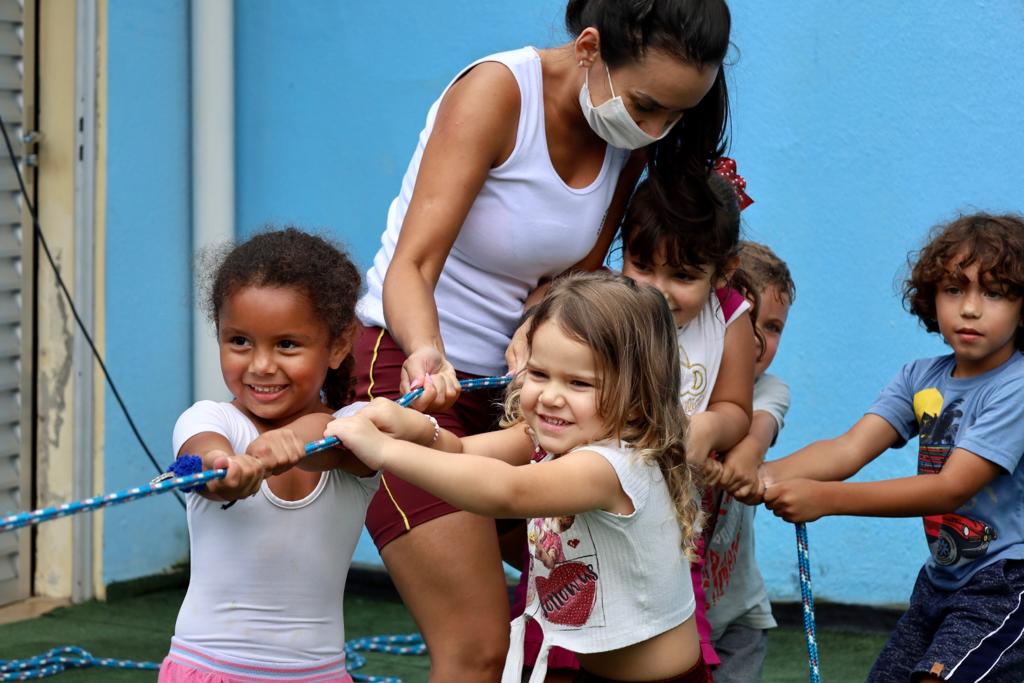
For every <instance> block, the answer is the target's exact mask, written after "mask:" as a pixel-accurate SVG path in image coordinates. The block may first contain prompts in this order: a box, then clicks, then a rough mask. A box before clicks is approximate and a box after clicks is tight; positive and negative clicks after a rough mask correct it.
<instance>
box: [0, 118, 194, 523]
mask: <svg viewBox="0 0 1024 683" xmlns="http://www.w3.org/2000/svg"><path fill="white" fill-rule="evenodd" d="M0 132H2V133H3V136H4V144H5V145H7V154H8V156H9V157H10V160H11V166H13V167H14V172H15V173H16V174H17V176H18V185H19V186H20V187H21V196H22V199H24V201H25V206H26V207H27V208H28V212H29V214H30V215H31V216H32V230H33V232H34V234H35V237H36V238H37V239H38V240H39V243H40V244H41V245H42V246H43V252H44V253H45V254H46V260H47V261H49V262H50V267H51V268H53V273H54V275H56V276H57V285H58V286H59V287H60V290H61V291H62V292H63V293H64V296H65V298H67V300H68V305H69V306H70V307H71V314H72V315H73V316H74V317H75V322H76V323H78V329H80V330H81V331H82V335H83V336H84V337H85V341H86V342H87V343H88V344H89V348H90V349H92V354H93V356H94V357H95V358H96V362H97V363H98V364H99V366H100V370H102V371H103V377H104V378H106V380H107V386H109V387H110V392H111V393H112V394H113V395H114V399H115V400H116V401H117V405H119V406H120V407H121V412H122V413H124V417H125V419H126V420H127V421H128V426H129V427H131V430H132V434H134V435H135V439H136V440H137V441H138V442H139V445H140V446H142V450H143V451H145V452H146V456H147V457H148V458H149V461H150V462H151V463H153V467H155V468H156V471H157V472H159V473H163V471H164V468H163V467H162V466H161V465H160V463H159V462H157V460H156V458H155V457H153V453H152V451H150V450H149V446H147V445H146V441H145V440H144V439H143V438H142V434H140V433H139V429H138V427H136V426H135V420H133V419H132V416H131V414H130V413H129V412H128V407H127V406H126V405H125V404H124V401H123V400H122V399H121V393H120V392H119V391H118V390H117V386H115V385H114V379H113V378H112V377H111V376H110V373H109V372H108V371H107V365H106V363H104V362H103V358H102V357H101V356H100V352H99V350H98V349H97V348H96V344H94V343H93V341H92V335H90V334H89V331H88V330H87V329H86V327H85V323H84V322H82V318H81V316H79V315H78V309H77V308H75V302H74V299H72V298H71V292H69V291H68V288H67V286H66V285H65V284H64V278H63V277H62V276H61V274H60V269H59V268H58V267H57V262H56V261H54V259H53V254H51V253H50V246H49V245H48V244H47V243H46V237H45V236H44V235H43V231H42V228H40V227H39V215H38V214H37V213H36V207H35V206H34V205H33V204H32V200H31V199H29V196H28V191H27V190H26V189H25V179H24V178H23V177H22V175H21V168H20V167H19V166H18V158H17V157H16V156H15V155H14V148H13V147H12V146H11V139H10V137H8V135H7V126H6V125H5V124H4V120H3V117H0ZM175 498H177V500H178V502H179V503H180V504H181V506H182V507H185V501H184V500H183V499H182V498H181V496H180V495H178V494H177V491H175Z"/></svg>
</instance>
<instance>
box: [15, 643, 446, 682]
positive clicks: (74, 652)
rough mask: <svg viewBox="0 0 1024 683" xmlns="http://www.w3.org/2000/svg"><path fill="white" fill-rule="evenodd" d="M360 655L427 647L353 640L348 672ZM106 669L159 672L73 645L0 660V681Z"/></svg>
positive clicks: (362, 678) (360, 678) (418, 651)
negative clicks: (96, 654)
mask: <svg viewBox="0 0 1024 683" xmlns="http://www.w3.org/2000/svg"><path fill="white" fill-rule="evenodd" d="M360 652H377V653H381V654H391V655H423V654H426V652H427V646H426V645H425V644H424V643H423V638H422V637H421V636H420V635H419V634H418V633H410V634H408V635H397V636H372V637H366V638H354V639H352V640H350V641H348V642H346V643H345V658H346V664H347V667H348V670H349V672H350V673H351V672H353V671H355V670H357V669H361V668H362V667H364V666H366V658H365V657H363V656H362V655H360V654H359V653H360ZM96 667H103V668H107V669H121V670H138V671H159V670H160V665H159V664H157V663H156V662H134V661H132V660H130V659H110V658H105V657H104V658H100V657H94V656H92V654H90V653H89V652H88V651H86V650H84V649H82V648H80V647H76V646H74V645H65V646H64V647H55V648H53V649H51V650H48V651H47V652H46V653H45V654H42V655H37V656H35V657H28V658H26V659H0V681H30V680H35V679H39V678H47V677H49V676H55V675H57V674H59V673H62V672H64V671H67V670H69V669H91V668H96ZM352 680H354V681H356V682H357V683H402V679H400V678H395V677H393V676H369V675H366V674H352Z"/></svg>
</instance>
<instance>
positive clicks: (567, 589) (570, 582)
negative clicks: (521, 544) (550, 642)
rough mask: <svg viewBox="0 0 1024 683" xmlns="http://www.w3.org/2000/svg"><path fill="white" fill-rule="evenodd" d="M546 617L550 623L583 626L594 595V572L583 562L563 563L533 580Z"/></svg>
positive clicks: (595, 579) (595, 585)
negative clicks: (547, 573)
mask: <svg viewBox="0 0 1024 683" xmlns="http://www.w3.org/2000/svg"><path fill="white" fill-rule="evenodd" d="M535 582H536V584H537V597H538V598H540V608H541V609H542V610H543V611H544V616H545V618H546V619H547V620H548V621H550V622H551V623H553V624H565V625H567V626H583V625H584V624H585V623H587V619H589V618H590V612H591V611H592V610H593V609H594V599H595V597H596V596H597V572H595V571H594V569H593V567H591V566H590V565H588V564H583V563H582V562H563V563H562V564H560V565H558V566H557V567H555V568H554V569H553V570H552V571H551V573H550V574H549V575H548V576H546V577H544V576H538V577H537V578H536V579H535Z"/></svg>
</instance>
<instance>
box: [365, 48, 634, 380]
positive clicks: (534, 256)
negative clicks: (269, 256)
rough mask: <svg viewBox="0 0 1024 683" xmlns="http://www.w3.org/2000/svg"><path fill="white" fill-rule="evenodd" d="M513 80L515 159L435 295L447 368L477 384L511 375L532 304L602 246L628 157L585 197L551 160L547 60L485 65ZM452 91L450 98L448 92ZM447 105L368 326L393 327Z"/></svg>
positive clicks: (416, 164) (374, 293)
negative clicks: (509, 353)
mask: <svg viewBox="0 0 1024 683" xmlns="http://www.w3.org/2000/svg"><path fill="white" fill-rule="evenodd" d="M482 62H499V63H501V64H504V65H505V66H506V67H508V69H509V71H511V72H512V74H513V75H514V76H515V79H516V83H518V85H519V91H520V101H521V104H520V112H519V124H518V128H517V130H516V143H515V147H514V148H513V150H512V154H511V155H510V156H509V157H508V159H506V160H505V161H504V162H503V163H502V164H501V165H500V166H497V167H495V168H493V169H491V171H490V173H489V174H488V176H487V178H486V180H485V181H484V184H483V187H482V188H481V190H480V193H479V194H478V195H477V197H476V199H475V200H474V202H473V204H472V206H471V207H470V209H469V213H468V215H467V216H466V220H465V221H464V222H463V224H462V228H461V230H460V231H459V235H458V237H457V238H456V240H455V243H454V244H453V245H452V249H451V252H450V253H449V255H448V260H447V261H446V262H445V265H444V270H443V271H442V272H441V276H440V278H439V279H438V282H437V287H436V289H435V291H434V300H435V302H436V304H437V312H438V319H439V322H440V326H441V337H442V339H443V340H444V344H445V351H446V353H447V355H448V359H449V360H450V361H451V362H452V364H453V365H454V366H455V367H456V368H457V369H459V370H462V371H464V372H469V373H473V374H477V375H496V374H502V373H504V372H505V360H504V353H505V349H506V347H507V346H508V343H509V341H510V339H511V336H512V333H513V332H515V329H516V326H517V324H518V322H519V318H520V316H521V315H522V312H523V302H524V301H525V300H526V297H527V295H529V293H530V292H531V291H532V290H533V289H534V288H535V287H536V286H537V285H538V283H539V282H540V281H541V280H543V279H545V278H550V277H554V276H556V275H558V274H559V273H561V272H563V271H564V270H565V269H567V268H569V267H570V266H572V265H573V264H575V263H577V262H578V261H580V260H581V259H582V258H583V257H584V256H586V255H587V254H588V253H589V252H590V250H591V248H593V246H594V244H595V242H596V241H597V237H598V234H599V233H600V232H601V227H602V225H603V223H604V218H605V214H606V213H607V210H608V205H609V203H610V202H611V199H612V194H613V193H614V192H615V187H616V184H617V183H618V179H619V174H620V173H621V171H622V167H623V166H624V165H625V163H626V161H627V160H628V158H629V154H630V152H629V151H628V150H621V149H616V148H613V147H608V148H607V149H606V151H605V157H604V163H603V164H602V166H601V170H600V172H599V173H598V175H597V178H595V179H594V181H593V182H592V183H591V184H590V185H588V186H587V187H583V188H573V187H569V186H568V185H566V184H565V182H564V181H563V180H562V178H561V177H560V176H559V175H558V173H557V172H556V171H555V169H554V166H553V165H552V163H551V156H550V154H549V153H548V143H547V135H546V131H545V127H544V90H543V79H542V75H541V62H540V55H539V54H538V53H537V51H536V50H535V49H534V48H532V47H524V48H521V49H519V50H513V51H510V52H501V53H498V54H494V55H491V56H489V57H484V58H483V59H481V60H478V61H476V62H474V63H473V64H471V65H469V66H468V67H466V68H465V69H464V70H463V71H462V72H460V73H459V75H458V76H456V78H455V79H453V80H452V83H454V82H455V81H456V80H458V78H460V77H461V76H462V75H463V74H465V73H466V72H467V71H469V70H470V69H472V68H473V67H474V66H476V65H477V64H480V63H482ZM450 87H451V83H449V84H448V86H447V87H446V88H445V92H447V91H448V88H450ZM443 97H444V93H442V95H441V97H440V98H438V100H437V101H436V102H434V104H433V106H431V108H430V112H429V113H428V114H427V121H426V125H425V126H424V128H423V131H422V132H421V133H420V136H419V143H418V144H417V146H416V152H415V153H414V154H413V157H412V160H411V161H410V162H409V168H408V169H407V170H406V172H405V177H404V178H403V180H402V188H401V191H400V192H399V194H398V196H397V197H395V199H394V201H392V202H391V207H390V209H389V210H388V216H387V228H386V230H385V231H384V234H383V236H382V237H381V247H380V250H379V251H378V252H377V255H376V256H375V257H374V260H373V266H372V267H371V268H370V270H369V271H368V272H367V274H366V283H367V292H366V294H365V295H364V296H363V297H362V299H360V301H359V306H358V309H357V310H358V314H359V318H360V320H361V321H362V322H363V323H364V324H366V325H377V326H381V327H385V326H386V325H385V321H384V307H383V301H382V288H383V284H384V276H385V274H386V273H387V270H388V266H389V265H390V263H391V258H392V256H393V255H394V253H395V245H396V244H397V243H398V236H399V233H400V232H401V230H402V223H403V221H404V220H405V214H406V211H407V209H408V207H409V201H410V200H411V199H412V194H413V189H414V188H415V185H416V179H417V176H418V174H419V168H420V160H421V159H422V157H423V150H424V148H425V147H426V144H427V140H428V139H429V138H430V133H431V130H432V129H433V126H434V119H435V117H436V115H437V110H438V107H439V105H440V103H441V99H442V98H443Z"/></svg>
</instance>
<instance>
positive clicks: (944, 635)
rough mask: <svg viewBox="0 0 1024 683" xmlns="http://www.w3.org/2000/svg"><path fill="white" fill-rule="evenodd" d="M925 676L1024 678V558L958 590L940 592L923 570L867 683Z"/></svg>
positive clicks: (994, 680)
mask: <svg viewBox="0 0 1024 683" xmlns="http://www.w3.org/2000/svg"><path fill="white" fill-rule="evenodd" d="M926 674H932V675H935V676H938V677H939V678H941V679H942V680H944V681H954V682H955V683H962V682H966V681H986V682H988V683H1003V682H1004V681H1006V682H1007V683H1011V682H1012V683H1019V682H1020V681H1024V560H1003V561H1001V562H996V563H994V564H992V565H990V566H988V567H985V568H984V569H981V570H979V571H978V572H977V573H976V574H975V575H974V576H972V577H971V580H970V581H968V582H967V584H966V585H964V586H963V587H961V588H959V589H957V590H944V589H941V588H937V587H936V586H935V585H934V584H932V582H931V581H930V580H929V579H928V576H927V574H925V571H924V569H922V570H921V573H920V574H919V575H918V577H917V583H916V584H914V592H913V594H912V595H911V596H910V606H909V607H908V608H907V611H906V613H904V615H903V616H902V617H901V618H900V620H899V623H897V624H896V629H895V630H894V631H893V634H892V636H891V637H890V638H889V642H888V643H886V645H885V647H884V648H882V653H881V654H880V655H879V656H878V661H876V662H875V666H874V668H872V669H871V673H870V674H869V675H868V681H871V682H872V683H902V682H905V681H916V680H918V677H920V676H923V675H926Z"/></svg>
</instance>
